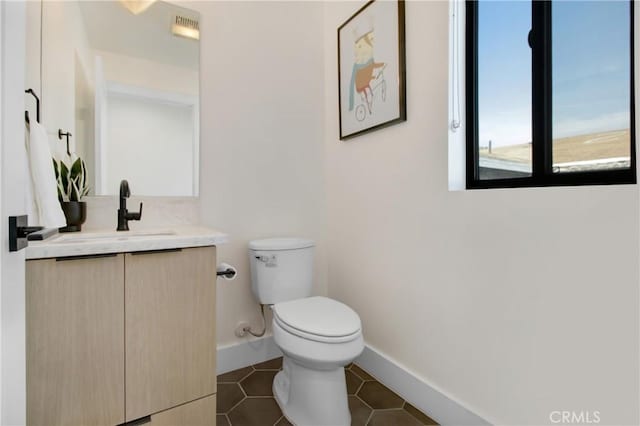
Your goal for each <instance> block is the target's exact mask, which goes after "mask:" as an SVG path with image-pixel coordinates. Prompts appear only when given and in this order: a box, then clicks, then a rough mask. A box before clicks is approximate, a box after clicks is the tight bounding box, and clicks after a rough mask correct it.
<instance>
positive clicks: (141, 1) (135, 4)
mask: <svg viewBox="0 0 640 426" xmlns="http://www.w3.org/2000/svg"><path fill="white" fill-rule="evenodd" d="M155 2H156V0H120V3H122V5H123V6H124V7H126V8H127V10H128V11H129V12H131V13H133V14H134V15H139V14H140V13H142V12H144V11H145V10H147V9H149V6H151V5H152V4H153V3H155Z"/></svg>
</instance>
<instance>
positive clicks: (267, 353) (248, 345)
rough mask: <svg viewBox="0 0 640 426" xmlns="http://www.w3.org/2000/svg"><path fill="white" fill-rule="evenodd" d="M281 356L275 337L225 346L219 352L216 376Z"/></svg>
mask: <svg viewBox="0 0 640 426" xmlns="http://www.w3.org/2000/svg"><path fill="white" fill-rule="evenodd" d="M279 356H282V352H281V351H280V348H278V346H277V345H276V343H275V342H274V341H273V336H267V337H262V338H260V339H255V340H251V341H247V342H243V343H238V344H236V345H229V346H223V347H220V348H218V351H217V360H216V374H223V373H227V372H229V371H233V370H237V369H238V368H242V367H246V366H248V365H253V364H257V363H259V362H263V361H268V360H270V359H273V358H277V357H279Z"/></svg>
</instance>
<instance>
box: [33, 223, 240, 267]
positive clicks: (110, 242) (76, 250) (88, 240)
mask: <svg viewBox="0 0 640 426" xmlns="http://www.w3.org/2000/svg"><path fill="white" fill-rule="evenodd" d="M227 241H228V236H227V235H226V234H224V233H222V232H219V231H216V230H215V229H211V228H206V227H202V226H182V225H181V226H169V227H166V228H157V229H145V230H136V231H120V232H118V231H114V230H92V231H88V232H84V231H83V232H69V233H62V234H56V235H55V236H53V237H50V238H47V239H46V240H44V241H29V246H28V247H27V249H26V258H27V259H44V258H48V257H69V256H86V255H92V254H105V253H129V252H136V251H149V250H166V249H174V248H187V247H203V246H217V245H220V244H224V243H226V242H227Z"/></svg>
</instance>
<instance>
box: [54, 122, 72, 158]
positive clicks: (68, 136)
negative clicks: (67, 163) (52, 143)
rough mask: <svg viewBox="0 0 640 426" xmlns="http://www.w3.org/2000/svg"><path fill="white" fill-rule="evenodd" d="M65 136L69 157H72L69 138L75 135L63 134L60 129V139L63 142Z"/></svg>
mask: <svg viewBox="0 0 640 426" xmlns="http://www.w3.org/2000/svg"><path fill="white" fill-rule="evenodd" d="M63 136H65V137H66V138H67V155H68V156H69V157H71V151H69V138H70V137H71V136H73V135H72V134H71V133H69V132H66V133H65V132H63V131H62V129H58V139H60V140H62V137H63Z"/></svg>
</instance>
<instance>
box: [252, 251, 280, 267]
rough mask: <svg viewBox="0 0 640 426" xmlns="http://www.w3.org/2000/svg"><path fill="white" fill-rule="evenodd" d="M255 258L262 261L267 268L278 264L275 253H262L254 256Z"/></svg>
mask: <svg viewBox="0 0 640 426" xmlns="http://www.w3.org/2000/svg"><path fill="white" fill-rule="evenodd" d="M256 259H258V260H259V261H260V262H262V263H264V266H266V267H267V268H275V267H276V266H278V258H277V256H276V255H275V254H272V255H269V256H267V255H264V254H262V255H258V256H256Z"/></svg>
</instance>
